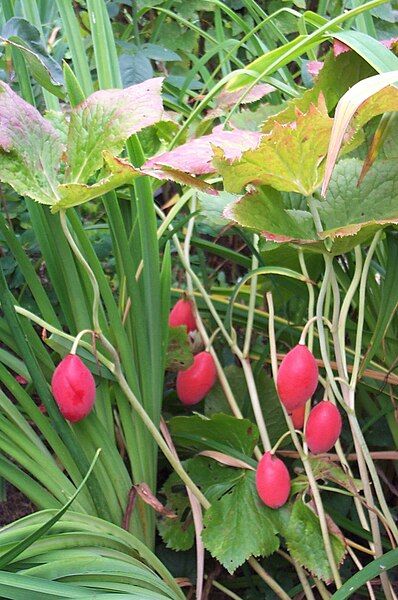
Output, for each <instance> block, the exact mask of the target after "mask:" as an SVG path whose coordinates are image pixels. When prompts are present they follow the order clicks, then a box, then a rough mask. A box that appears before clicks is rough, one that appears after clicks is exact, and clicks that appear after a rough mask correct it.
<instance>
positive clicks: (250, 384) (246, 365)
mask: <svg viewBox="0 0 398 600" xmlns="http://www.w3.org/2000/svg"><path fill="white" fill-rule="evenodd" d="M193 202H195V200H193ZM193 225H194V218H191V219H190V221H189V223H188V227H187V234H186V237H185V244H184V248H182V247H181V244H180V242H179V240H178V237H177V236H176V235H175V234H174V235H173V242H174V244H175V245H176V248H177V252H178V254H179V257H180V260H181V262H182V264H183V266H184V268H185V271H186V275H187V281H188V282H189V290H190V292H191V296H192V297H193V294H192V292H193V285H192V282H195V284H196V286H197V287H198V289H199V291H200V292H201V294H202V296H203V298H204V299H205V301H206V304H207V305H208V307H209V309H210V311H211V313H212V315H213V316H215V317H217V318H216V322H217V325H218V327H219V329H220V331H221V333H222V334H223V335H224V337H225V339H226V340H227V342H228V343H229V345H230V347H231V350H232V351H233V352H234V353H235V354H236V355H237V356H238V358H239V361H240V363H241V365H242V368H243V372H244V375H245V378H246V383H247V388H248V391H249V396H250V400H251V403H252V407H253V412H254V416H255V418H256V423H257V426H258V429H259V433H260V437H261V441H262V444H263V447H264V450H265V451H268V450H271V442H270V440H269V436H268V432H267V427H266V425H265V421H264V416H263V413H262V410H261V406H260V400H259V397H258V393H257V388H256V384H255V381H254V377H253V372H252V369H251V366H250V361H249V360H248V359H245V358H244V357H243V354H242V352H241V350H240V349H239V347H238V346H237V344H236V343H235V342H234V340H232V338H231V337H230V336H229V335H228V333H227V332H226V330H225V327H224V324H223V323H222V321H221V319H220V317H219V315H218V313H217V311H216V309H215V308H214V305H213V303H212V301H211V299H210V297H209V295H208V293H207V291H206V290H205V288H204V287H203V285H202V283H201V282H200V280H199V279H198V277H197V276H196V275H195V273H194V272H193V270H192V268H191V263H190V240H191V236H192V231H193ZM170 228H171V229H173V228H172V226H170ZM234 404H235V405H236V403H234ZM235 408H236V407H235ZM239 412H240V411H239ZM256 456H257V457H258V451H256Z"/></svg>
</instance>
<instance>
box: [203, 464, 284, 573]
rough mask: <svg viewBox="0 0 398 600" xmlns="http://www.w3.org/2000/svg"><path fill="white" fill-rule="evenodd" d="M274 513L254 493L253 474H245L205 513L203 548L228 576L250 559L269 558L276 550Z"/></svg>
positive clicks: (277, 542)
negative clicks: (253, 557)
mask: <svg viewBox="0 0 398 600" xmlns="http://www.w3.org/2000/svg"><path fill="white" fill-rule="evenodd" d="M273 512H274V511H273V510H272V509H270V508H268V507H266V506H265V505H264V504H263V503H262V502H261V500H260V498H259V496H258V494H257V490H256V485H255V479H254V473H253V472H252V471H244V472H243V475H242V476H241V477H240V479H239V481H238V482H237V483H236V485H235V486H234V487H233V488H232V490H231V491H230V492H229V493H226V494H224V495H223V496H222V497H221V498H220V499H219V500H216V501H215V502H213V504H212V505H211V507H210V508H209V510H208V511H207V512H206V514H205V518H204V531H203V534H202V538H203V542H204V545H205V548H206V549H207V550H208V551H209V552H210V554H211V555H212V556H214V558H217V560H218V561H219V562H220V563H221V564H222V565H223V566H224V567H225V568H226V569H227V571H228V572H229V573H233V572H234V571H235V570H236V569H237V568H238V567H239V566H240V565H242V564H243V563H244V562H245V561H246V560H247V559H248V558H249V557H250V556H269V555H270V554H272V553H273V552H275V551H276V550H277V549H278V548H279V538H278V537H277V535H276V534H277V528H276V526H275V524H274V515H273Z"/></svg>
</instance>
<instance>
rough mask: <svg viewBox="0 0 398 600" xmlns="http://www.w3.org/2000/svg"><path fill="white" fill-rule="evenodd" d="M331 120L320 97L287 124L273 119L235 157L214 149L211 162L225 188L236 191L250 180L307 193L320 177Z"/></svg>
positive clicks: (280, 188)
mask: <svg viewBox="0 0 398 600" xmlns="http://www.w3.org/2000/svg"><path fill="white" fill-rule="evenodd" d="M332 123H333V120H332V119H331V118H330V117H329V116H328V114H327V110H326V106H325V103H324V102H323V99H322V98H320V100H319V103H318V106H315V105H314V104H311V106H310V108H309V110H308V112H307V113H305V114H303V113H301V112H299V111H297V113H296V117H295V120H294V121H292V122H291V123H287V124H284V125H282V124H280V123H278V122H275V124H274V127H273V129H272V130H271V131H270V132H269V133H267V134H264V135H263V136H262V138H261V141H260V144H259V145H258V147H257V148H255V149H254V150H248V151H246V152H244V153H243V154H242V156H241V157H240V158H239V159H238V160H232V161H231V159H229V157H228V156H227V155H226V154H225V153H224V155H222V153H221V152H219V151H218V152H217V154H216V158H215V159H214V161H213V163H214V164H215V166H216V168H217V170H218V171H219V172H220V173H221V175H222V176H223V178H224V186H225V189H226V190H227V191H229V192H236V193H239V192H240V191H241V190H242V189H244V187H245V186H246V185H247V184H249V183H251V184H255V185H270V186H272V187H274V188H275V189H277V190H281V191H287V192H298V193H300V194H304V195H305V196H308V195H310V194H311V193H312V192H313V191H314V190H315V189H316V188H317V187H318V186H319V184H320V182H321V180H322V177H323V159H324V157H325V156H326V153H327V149H328V144H329V137H330V132H331V130H332Z"/></svg>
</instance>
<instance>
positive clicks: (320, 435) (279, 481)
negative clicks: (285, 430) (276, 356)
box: [256, 344, 342, 508]
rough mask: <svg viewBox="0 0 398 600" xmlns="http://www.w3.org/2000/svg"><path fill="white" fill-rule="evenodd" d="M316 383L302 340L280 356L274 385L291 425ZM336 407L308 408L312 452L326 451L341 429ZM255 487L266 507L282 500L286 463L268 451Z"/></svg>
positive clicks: (300, 421) (299, 420)
mask: <svg viewBox="0 0 398 600" xmlns="http://www.w3.org/2000/svg"><path fill="white" fill-rule="evenodd" d="M317 385H318V365H317V363H316V360H315V358H314V356H313V355H312V354H311V352H310V351H309V350H308V348H307V347H306V346H305V345H304V344H298V345H297V346H295V347H294V348H293V349H292V350H290V352H288V354H286V356H285V358H284V359H283V361H282V363H281V366H280V368H279V371H278V378H277V382H276V387H277V390H278V395H279V399H280V401H281V402H282V404H283V405H284V407H285V409H286V410H287V412H288V413H289V414H290V416H291V419H292V421H293V425H294V427H295V428H297V429H299V428H301V427H303V425H304V413H305V405H306V403H307V401H308V400H309V399H310V398H311V396H312V395H313V393H314V392H315V390H316V388H317ZM341 427H342V421H341V415H340V412H339V410H338V409H337V408H336V406H335V405H334V404H333V403H332V402H329V401H325V400H323V401H322V402H319V404H317V405H316V406H315V407H314V408H313V409H312V410H311V412H310V414H309V417H308V420H307V424H306V427H305V441H306V443H307V446H308V448H309V449H310V450H311V452H312V453H313V454H319V453H321V452H328V451H329V450H330V449H331V448H333V446H334V445H335V443H336V441H337V440H338V438H339V436H340V433H341ZM256 484H257V491H258V494H259V496H260V498H261V500H262V501H263V502H264V504H266V505H267V506H269V507H270V508H279V507H281V506H283V505H284V504H285V502H286V501H287V499H288V498H289V494H290V475H289V471H288V470H287V468H286V465H285V464H284V463H283V461H282V460H281V459H280V458H277V457H276V456H274V455H273V454H272V453H271V452H266V453H265V454H264V456H263V457H262V459H261V460H260V462H259V464H258V467H257V472H256Z"/></svg>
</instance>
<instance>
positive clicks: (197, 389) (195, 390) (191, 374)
mask: <svg viewBox="0 0 398 600" xmlns="http://www.w3.org/2000/svg"><path fill="white" fill-rule="evenodd" d="M169 325H170V327H179V326H181V325H185V327H186V329H187V333H190V332H191V331H195V330H196V321H195V315H194V314H193V310H192V304H191V302H190V301H189V300H185V299H184V298H181V300H178V302H176V304H175V305H174V306H173V308H172V310H171V312H170V316H169ZM216 379H217V370H216V365H215V363H214V359H213V357H212V356H211V354H209V353H208V352H206V351H203V352H199V354H196V355H195V356H194V359H193V364H192V365H191V366H190V367H188V369H185V370H184V371H178V375H177V385H176V388H177V396H178V398H179V399H180V400H181V402H182V403H183V404H186V405H190V404H197V403H198V402H200V401H201V400H203V398H205V396H207V394H208V393H209V392H210V390H211V388H212V387H213V385H214V384H215V382H216Z"/></svg>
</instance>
